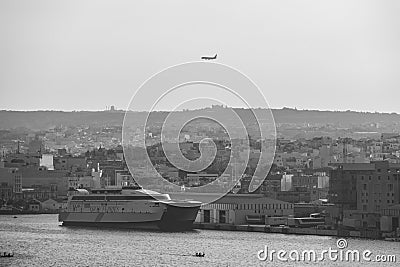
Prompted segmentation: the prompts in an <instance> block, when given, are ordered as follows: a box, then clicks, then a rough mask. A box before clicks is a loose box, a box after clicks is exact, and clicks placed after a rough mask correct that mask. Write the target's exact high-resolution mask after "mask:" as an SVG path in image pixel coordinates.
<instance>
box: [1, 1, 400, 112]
mask: <svg viewBox="0 0 400 267" xmlns="http://www.w3.org/2000/svg"><path fill="white" fill-rule="evenodd" d="M378 3H379V4H378ZM399 8H400V3H399V2H398V1H384V2H378V1H331V2H326V1H323V2H321V1H301V2H299V1H279V2H278V1H253V2H252V3H251V4H248V3H247V2H244V1H242V2H236V3H232V2H231V1H217V2H215V1H201V2H194V3H192V2H191V3H189V2H187V1H177V0H172V1H168V2H159V1H135V2H132V1H118V4H113V5H111V4H110V3H109V2H107V1H85V2H82V1H68V2H54V1H35V2H32V1H1V2H0V23H1V25H2V27H0V38H1V42H0V58H2V60H1V61H0V88H1V90H0V109H7V110H70V111H71V110H104V109H105V108H106V106H110V105H115V106H116V107H117V108H118V109H126V108H127V107H128V104H129V100H130V98H131V97H132V95H133V93H134V92H135V91H136V90H137V88H138V87H139V86H140V85H141V84H142V83H143V82H144V81H145V80H146V79H147V78H149V77H150V76H151V75H153V74H155V73H157V72H159V71H161V70H162V69H164V68H167V67H169V66H172V65H176V64H180V63H184V62H188V61H197V60H200V57H201V56H205V55H214V54H215V53H218V59H217V60H216V62H218V63H221V64H227V65H230V66H232V67H235V68H237V69H238V70H240V71H242V72H243V73H245V74H246V75H248V76H249V77H250V78H251V79H253V80H254V82H255V83H256V84H257V85H258V86H259V87H260V88H261V90H262V92H263V93H264V95H265V96H266V98H267V100H268V102H269V104H270V106H271V107H272V108H282V107H292V108H295V107H296V108H298V109H320V110H348V109H349V110H356V111H372V112H375V111H378V112H397V113H400V108H399V105H398V101H397V99H398V98H399V97H400V90H399V89H398V88H399V85H400V79H399V77H400V63H399V62H400V50H399V49H398V47H400V35H399V31H398V27H399V23H400V18H399V16H398V10H399ZM383 99H384V102H382V100H383ZM160 108H161V109H164V110H168V109H171V108H172V107H171V106H168V105H166V106H164V107H160ZM137 109H138V110H140V109H141V108H140V107H137Z"/></svg>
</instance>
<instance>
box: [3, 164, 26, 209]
mask: <svg viewBox="0 0 400 267" xmlns="http://www.w3.org/2000/svg"><path fill="white" fill-rule="evenodd" d="M21 197H22V176H21V173H20V172H19V170H18V169H17V168H0V199H3V200H5V201H7V200H9V199H18V198H21Z"/></svg>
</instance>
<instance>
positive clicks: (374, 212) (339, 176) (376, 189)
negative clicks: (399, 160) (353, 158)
mask: <svg viewBox="0 0 400 267" xmlns="http://www.w3.org/2000/svg"><path fill="white" fill-rule="evenodd" d="M333 167H334V168H333V169H332V170H331V172H330V190H329V200H330V202H331V203H334V204H337V205H338V206H339V208H340V213H339V218H337V220H338V221H339V222H341V223H345V222H346V221H347V219H348V217H349V216H350V215H349V216H346V215H347V214H356V215H354V216H355V218H354V216H352V219H356V220H360V225H361V227H363V228H378V229H379V228H380V216H381V213H382V212H383V211H384V210H387V209H388V208H389V207H391V206H393V205H396V204H399V203H400V194H399V193H400V165H393V164H390V163H389V162H388V161H376V162H371V163H353V164H352V163H341V164H335V165H334V166H333ZM345 211H349V212H345ZM357 214H359V215H357ZM371 218H372V219H371Z"/></svg>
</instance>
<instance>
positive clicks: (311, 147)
mask: <svg viewBox="0 0 400 267" xmlns="http://www.w3.org/2000/svg"><path fill="white" fill-rule="evenodd" d="M97 130H98V129H97ZM89 132H90V133H93V129H86V130H83V129H78V128H75V130H71V129H69V128H57V129H53V130H51V131H49V132H45V133H41V134H39V135H31V134H28V135H26V140H25V141H24V142H23V143H22V142H14V143H13V144H14V148H13V149H11V148H10V147H9V146H4V145H3V146H2V148H1V149H2V150H1V155H0V157H1V161H0V201H1V203H0V204H10V205H14V206H18V207H21V208H25V209H30V210H31V211H37V212H39V211H43V210H58V209H60V208H62V207H63V205H64V204H65V199H66V197H67V195H68V194H69V192H70V191H71V190H74V189H78V188H85V189H89V190H90V189H92V188H97V187H106V186H120V185H121V184H129V183H134V182H135V181H136V180H137V179H139V178H141V179H143V178H144V179H145V178H146V177H152V176H154V175H161V176H163V177H164V178H165V179H166V180H167V181H169V182H171V183H174V184H176V185H179V186H186V187H197V186H202V185H205V184H208V183H211V182H213V181H215V180H217V179H219V180H221V181H230V180H232V179H233V178H237V177H236V176H237V173H236V169H237V165H238V164H241V163H242V162H244V159H245V158H246V157H247V156H248V157H249V160H248V163H247V164H248V165H247V167H246V168H245V172H244V174H243V175H242V176H241V178H240V181H239V182H238V183H237V184H236V186H235V187H234V188H233V189H232V191H231V192H230V193H229V194H228V195H227V196H225V197H223V198H221V199H219V200H217V201H216V202H214V203H211V204H208V205H205V206H203V207H202V209H201V211H200V213H199V216H198V218H199V220H200V221H201V222H203V223H216V224H250V223H255V222H258V223H266V222H267V221H270V220H271V218H274V219H276V221H279V218H290V217H309V215H310V214H312V213H319V214H321V216H323V217H324V220H325V222H324V223H325V224H326V225H329V227H331V228H334V229H358V230H360V229H371V230H375V231H383V232H394V231H396V229H398V228H399V218H400V214H399V211H400V181H399V180H400V135H399V134H392V133H390V134H382V135H381V136H380V138H374V139H370V138H361V139H352V138H337V139H335V138H332V137H315V138H311V139H304V138H299V139H297V140H290V139H284V138H279V139H278V140H277V143H276V153H275V157H274V161H273V164H272V167H271V168H270V170H269V172H268V175H267V176H266V177H257V176H254V175H253V174H254V169H255V166H256V165H257V164H258V160H257V159H258V157H259V156H260V145H259V142H261V141H259V140H258V141H257V140H250V141H251V142H252V143H251V146H250V150H248V151H245V152H246V153H244V152H243V153H241V152H239V153H237V155H235V156H236V158H237V161H234V162H230V163H229V164H228V162H229V159H230V157H231V146H232V144H231V143H230V142H228V141H226V140H225V139H224V138H225V137H224V136H225V135H224V134H225V133H223V132H221V131H218V133H219V134H220V135H218V138H216V139H215V140H214V144H213V146H211V145H210V146H209V147H207V145H206V146H205V147H203V148H200V142H199V141H198V140H197V139H201V138H203V134H202V133H200V132H190V131H186V132H185V134H184V135H183V136H182V142H181V143H179V149H180V151H182V153H183V155H184V156H185V157H186V158H187V159H189V160H196V159H197V158H199V157H200V150H201V151H202V152H203V153H208V152H207V151H208V149H209V150H210V155H212V153H213V152H212V151H213V149H214V146H215V147H216V149H217V150H216V154H215V158H214V160H213V162H212V164H211V165H210V166H209V167H208V168H207V169H205V170H203V171H201V172H188V171H182V170H180V169H178V168H176V167H175V166H173V164H170V162H169V161H168V158H167V157H166V153H168V152H169V150H171V151H172V150H173V149H175V148H176V147H175V146H174V144H173V143H169V142H166V143H165V144H163V146H161V145H159V144H157V143H156V142H150V145H149V146H148V147H147V153H148V155H149V156H150V159H151V161H152V163H153V165H154V166H156V169H157V172H155V170H154V169H153V168H149V166H148V163H146V157H147V155H146V151H145V150H144V149H140V148H138V147H134V146H133V145H132V146H131V147H129V148H128V149H130V150H131V151H129V153H128V154H129V155H131V158H129V159H125V157H124V153H123V149H122V146H121V141H120V137H118V135H119V136H120V134H121V129H120V128H118V127H117V128H116V127H107V128H102V130H101V131H96V132H95V136H97V137H96V138H94V139H93V136H94V135H93V134H88V133H89ZM135 134H138V135H139V133H135ZM155 136H156V133H154V135H153V134H151V135H149V136H147V138H148V139H149V140H150V141H151V140H153V139H154V140H155ZM78 137H79V138H78ZM103 137H104V139H103ZM194 137H195V138H194ZM73 138H74V139H75V141H74V143H75V144H77V142H78V141H79V142H81V143H82V144H83V145H81V146H80V147H81V148H83V147H84V148H85V149H77V146H73V148H71V147H69V146H68V145H67V144H66V143H65V142H70V141H71V139H73ZM113 138H114V139H113ZM193 138H194V139H195V140H194V139H193ZM68 140H69V141H68ZM105 140H107V141H105ZM105 142H106V144H107V145H106V146H104V145H103V144H104V143H105ZM238 142H239V141H238ZM203 145H204V144H203ZM239 145H241V144H240V142H239ZM243 147H245V144H243ZM126 160H129V161H130V162H131V163H132V165H131V167H133V169H134V172H132V173H131V172H130V171H129V170H128V167H127V165H126V162H125V161H126ZM226 170H227V171H226ZM221 176H223V177H221ZM253 179H255V180H256V181H258V182H259V183H255V184H261V186H259V187H255V186H253V184H252V183H251V181H252V180H253ZM159 190H161V191H168V190H169V188H168V185H165V184H160V188H159Z"/></svg>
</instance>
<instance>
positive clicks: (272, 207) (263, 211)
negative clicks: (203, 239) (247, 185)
mask: <svg viewBox="0 0 400 267" xmlns="http://www.w3.org/2000/svg"><path fill="white" fill-rule="evenodd" d="M293 209H294V206H293V204H291V203H288V202H284V201H280V200H276V199H272V198H268V197H265V196H264V195H262V194H228V195H226V196H224V197H223V198H221V199H219V200H217V201H215V202H213V203H211V204H207V205H204V206H202V207H201V209H200V211H199V214H198V216H197V218H196V222H200V223H214V224H232V225H243V224H249V223H252V222H253V221H254V218H258V219H259V222H260V223H264V222H265V217H266V216H268V217H288V216H290V215H293V214H294V211H293Z"/></svg>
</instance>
